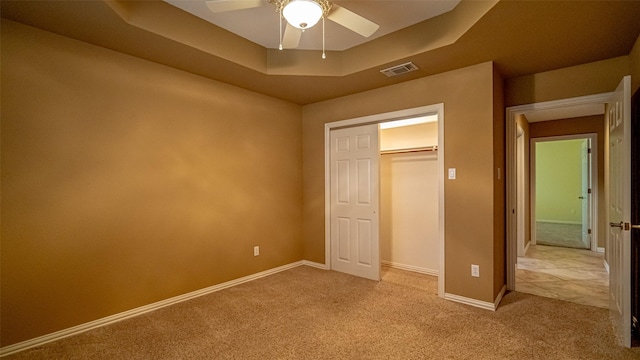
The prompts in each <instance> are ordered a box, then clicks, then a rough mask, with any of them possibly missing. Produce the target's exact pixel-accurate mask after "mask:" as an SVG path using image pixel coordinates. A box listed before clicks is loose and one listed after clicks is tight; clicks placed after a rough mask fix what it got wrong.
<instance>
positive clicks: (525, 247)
mask: <svg viewBox="0 0 640 360" xmlns="http://www.w3.org/2000/svg"><path fill="white" fill-rule="evenodd" d="M530 246H531V240H529V242H528V243H527V245H525V246H524V254H525V255H527V251H529V247H530Z"/></svg>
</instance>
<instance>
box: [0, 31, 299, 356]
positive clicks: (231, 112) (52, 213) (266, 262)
mask: <svg viewBox="0 0 640 360" xmlns="http://www.w3.org/2000/svg"><path fill="white" fill-rule="evenodd" d="M176 56H179V55H176ZM1 61H2V80H1V81H2V82H1V87H2V89H3V90H4V91H3V94H2V95H3V96H2V103H1V106H2V117H1V119H2V123H1V128H2V148H1V150H2V164H1V166H2V176H1V181H2V182H1V184H2V200H1V201H2V203H1V205H2V230H1V235H2V244H1V245H2V255H1V256H2V258H1V260H2V261H1V266H2V281H1V286H2V289H1V291H2V346H6V345H9V344H12V343H16V342H19V341H23V340H27V339H31V338H34V337H37V336H40V335H44V334H47V333H50V332H54V331H57V330H61V329H64V328H68V327H71V326H74V325H78V324H81V323H84V322H88V321H91V320H95V319H98V318H102V317H105V316H108V315H112V314H115V313H119V312H122V311H125V310H128V309H132V308H136V307H139V306H143V305H147V304H150V303H153V302H156V301H159V300H164V299H167V298H170V297H172V296H176V295H180V294H184V293H187V292H190V291H194V290H198V289H201V288H204V287H207V286H211V285H215V284H218V283H222V282H224V281H228V280H231V279H236V278H239V277H242V276H246V275H249V274H254V273H257V272H260V271H262V270H266V269H271V268H274V267H276V266H279V265H283V264H288V263H292V262H295V261H298V260H302V242H301V235H302V226H301V224H302V218H301V210H302V173H301V169H302V156H301V148H302V144H301V134H302V129H301V123H300V119H301V117H302V113H301V107H300V106H297V105H293V104H291V103H287V102H283V101H280V100H276V99H273V98H270V97H267V96H263V95H258V94H255V93H252V92H249V91H245V90H241V89H238V88H234V87H231V86H228V85H225V84H222V83H218V82H215V81H211V80H207V79H204V78H201V77H198V76H195V75H191V74H188V73H185V72H182V71H178V70H175V69H172V68H168V67H165V66H161V65H157V64H155V63H151V62H148V61H144V60H140V59H137V58H133V57H130V56H126V55H122V54H119V53H116V52H113V51H109V50H106V49H103V48H98V47H94V46H91V45H87V44H85V43H81V42H78V41H75V40H70V39H68V38H64V37H61V36H58V35H54V34H51V33H47V32H43V31H41V30H36V29H34V28H30V27H26V26H24V25H19V24H17V23H13V22H10V21H5V20H4V19H3V20H2V59H1ZM254 245H260V247H261V248H260V249H261V254H260V256H258V257H254V256H253V246H254Z"/></svg>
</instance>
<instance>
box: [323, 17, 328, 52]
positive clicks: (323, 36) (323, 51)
mask: <svg viewBox="0 0 640 360" xmlns="http://www.w3.org/2000/svg"><path fill="white" fill-rule="evenodd" d="M322 58H323V59H326V58H327V55H326V54H325V53H324V16H323V17H322Z"/></svg>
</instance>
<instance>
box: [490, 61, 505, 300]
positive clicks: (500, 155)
mask: <svg viewBox="0 0 640 360" xmlns="http://www.w3.org/2000/svg"><path fill="white" fill-rule="evenodd" d="M504 96H505V92H504V80H503V78H502V76H501V74H500V73H499V72H498V70H497V69H496V67H495V64H494V68H493V167H494V183H493V184H494V185H493V213H494V216H493V233H494V234H493V295H494V297H496V296H498V294H500V292H501V291H502V289H503V288H504V286H505V284H506V281H507V278H506V276H507V275H506V274H507V273H506V268H507V266H506V251H507V247H506V219H505V216H506V181H505V173H506V172H505V164H506V123H505V106H504V103H505V102H504Z"/></svg>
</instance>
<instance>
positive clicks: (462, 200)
mask: <svg viewBox="0 0 640 360" xmlns="http://www.w3.org/2000/svg"><path fill="white" fill-rule="evenodd" d="M494 80H495V79H494V69H493V64H492V63H490V62H488V63H483V64H479V65H475V66H471V67H467V68H463V69H459V70H454V71H450V72H446V73H442V74H438V75H434V76H429V77H425V78H421V79H417V80H412V81H407V82H404V83H400V84H397V85H393V86H388V87H385V88H381V89H377V90H372V91H367V92H363V93H359V94H355V95H351V96H345V97H341V98H337V99H333V100H329V101H325V102H321V103H316V104H312V105H307V106H304V107H303V177H304V186H303V197H304V200H305V202H304V206H303V218H304V227H303V232H304V236H303V239H304V257H305V259H307V260H311V261H316V262H320V263H324V261H325V259H324V253H325V252H324V251H325V234H324V224H325V217H324V215H325V211H324V190H325V184H324V124H325V123H328V122H332V121H337V120H343V119H351V118H356V117H361V116H366V115H372V114H380V113H385V112H389V111H395V110H400V109H408V108H413V107H418V106H424V105H430V104H437V103H444V108H445V114H444V128H445V129H444V137H445V141H444V148H445V168H453V167H455V168H457V174H458V178H457V180H447V181H446V182H445V212H446V213H445V216H446V218H445V229H446V230H445V258H446V264H445V265H446V269H445V271H446V277H445V279H446V284H445V291H446V292H447V293H451V294H457V295H461V296H465V297H468V298H473V299H478V300H482V301H488V302H493V301H494V293H495V288H497V287H500V288H501V287H502V285H503V284H504V281H502V280H501V281H500V284H494V282H495V281H496V278H500V279H503V278H504V275H503V272H504V266H505V265H504V261H503V259H498V258H497V257H496V256H497V255H499V256H503V255H501V254H503V253H504V231H502V233H501V234H496V233H495V231H496V228H498V227H500V226H499V221H500V220H496V219H495V216H496V213H498V211H496V210H495V207H496V206H497V207H502V208H504V202H501V203H496V198H499V197H500V196H503V195H496V194H495V193H494V192H495V191H496V188H500V187H502V185H498V186H497V187H494V179H495V178H494V174H496V172H497V170H496V169H495V166H496V164H498V163H500V162H502V161H504V160H503V159H504V158H503V157H501V156H500V155H496V157H497V158H501V159H502V160H497V159H496V158H494V140H495V141H496V142H498V143H499V145H497V148H498V149H500V148H503V143H504V136H502V137H501V138H494V136H495V134H497V133H500V131H501V129H500V127H501V126H502V125H501V124H500V125H499V126H498V127H497V128H496V129H494V122H496V121H497V120H498V118H501V117H502V113H503V110H501V111H500V112H501V114H500V115H497V117H496V118H494V111H495V109H494V105H495V104H494V100H496V99H497V98H499V97H500V95H498V96H496V97H495V98H494V94H493V93H494ZM494 131H495V132H494ZM440 146H441V148H442V144H441V145H440ZM503 169H504V168H503ZM502 211H504V210H502ZM471 264H478V265H480V275H481V276H480V277H479V278H473V277H471ZM494 264H495V265H494ZM500 272H502V274H501V273H500Z"/></svg>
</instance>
